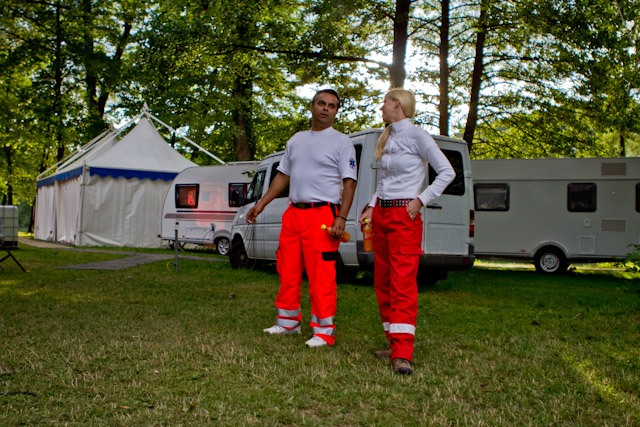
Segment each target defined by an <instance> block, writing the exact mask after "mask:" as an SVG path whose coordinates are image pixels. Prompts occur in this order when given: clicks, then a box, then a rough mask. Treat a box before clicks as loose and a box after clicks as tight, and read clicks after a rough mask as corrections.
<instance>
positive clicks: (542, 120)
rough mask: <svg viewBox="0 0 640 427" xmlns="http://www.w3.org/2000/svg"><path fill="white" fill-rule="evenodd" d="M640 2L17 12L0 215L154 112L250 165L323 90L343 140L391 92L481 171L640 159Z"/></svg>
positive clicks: (210, 4)
mask: <svg viewBox="0 0 640 427" xmlns="http://www.w3.org/2000/svg"><path fill="white" fill-rule="evenodd" d="M639 3H640V0H613V1H603V0H578V1H576V0H572V1H566V0H560V1H550V0H520V1H517V2H515V1H509V0H506V1H497V0H474V1H471V2H463V1H458V0H440V1H437V2H434V1H430V0H395V1H391V0H366V1H365V0H354V1H351V2H344V1H341V0H289V1H282V0H264V1H261V2H256V1H248V0H233V1H228V0H172V1H170V2H167V1H159V0H125V1H115V0H104V1H99V2H98V1H95V0H44V1H31V0H5V1H4V2H2V4H0V170H2V171H3V178H4V179H2V180H0V192H1V193H2V195H3V203H16V202H17V201H19V200H22V201H30V200H32V199H33V195H34V189H35V179H36V177H37V175H38V174H40V173H41V172H42V171H44V170H45V169H47V168H48V167H50V166H52V165H53V164H55V163H56V162H57V161H59V160H60V159H62V158H63V157H65V156H66V155H68V154H69V153H70V152H71V151H73V150H74V149H75V148H77V147H78V146H80V145H82V144H83V143H85V142H87V141H89V140H90V139H92V138H93V137H95V136H96V135H98V134H99V133H100V132H102V131H103V130H105V129H106V128H107V126H109V124H115V123H118V122H122V121H123V120H124V119H125V118H128V117H133V116H134V115H135V114H137V113H138V112H140V110H141V109H142V106H143V104H144V103H147V105H148V106H149V109H150V111H151V112H152V113H153V114H154V115H156V116H157V117H159V118H160V119H161V120H162V121H164V122H165V123H167V124H169V125H171V126H172V127H173V128H176V129H178V130H179V132H183V133H184V134H185V135H186V136H188V137H189V138H190V139H192V140H194V141H196V142H197V143H198V144H199V145H201V146H202V147H203V148H205V149H207V150H209V151H211V152H213V153H215V154H216V155H217V156H219V157H221V158H223V159H225V160H228V161H233V160H248V159H255V158H261V157H263V156H265V155H267V154H269V153H271V152H273V151H276V150H279V149H282V148H284V145H285V143H286V141H287V140H288V138H289V137H290V136H291V135H292V134H293V132H295V131H298V130H302V129H306V128H308V126H309V112H308V107H309V105H308V104H309V101H310V100H309V96H310V94H312V93H313V91H314V90H316V89H320V88H324V87H333V88H336V89H337V90H338V91H339V92H340V94H341V97H342V98H343V100H344V106H343V108H342V109H341V112H340V114H339V116H338V121H337V122H336V128H338V129H340V130H342V131H345V132H353V131H358V130H362V129H364V128H367V127H371V126H380V125H382V123H381V121H380V116H379V114H378V111H377V108H378V106H379V105H380V103H381V96H382V93H383V92H384V91H385V90H386V89H387V88H389V87H395V86H404V87H407V88H411V89H412V90H414V92H416V94H417V96H418V99H419V100H420V102H421V104H420V105H421V107H420V111H419V114H418V116H417V117H416V120H417V122H418V123H420V124H422V125H424V126H426V127H427V128H428V130H430V131H432V132H434V133H438V132H439V133H441V134H450V135H454V136H457V137H460V138H464V139H465V140H466V141H467V143H468V145H469V148H470V152H471V154H472V156H473V157H550V156H557V157H561V156H624V155H638V154H639V153H640V144H639V137H638V135H639V133H640V120H639V116H640V103H639V101H640V61H639V60H638V49H639V48H640V29H639V28H640V23H639V20H638V18H639V17H638V14H639V13H640V12H638V11H639V10H640V7H639V6H640V4H639ZM162 132H166V131H165V130H162ZM165 136H166V137H167V139H168V140H169V141H171V142H172V143H174V144H175V146H176V148H177V149H179V150H180V151H181V152H182V153H183V154H185V155H186V156H187V157H189V158H191V159H192V160H193V161H195V162H196V163H199V164H205V163H207V162H209V161H210V160H209V159H208V158H207V157H206V156H202V155H201V154H200V153H199V152H198V151H197V150H195V149H192V148H190V147H186V146H182V145H181V144H180V143H179V142H178V139H176V138H175V136H174V135H169V134H166V135H165Z"/></svg>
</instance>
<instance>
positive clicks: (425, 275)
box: [416, 267, 447, 287]
mask: <svg viewBox="0 0 640 427" xmlns="http://www.w3.org/2000/svg"><path fill="white" fill-rule="evenodd" d="M416 280H417V282H418V287H420V286H426V287H432V286H435V285H436V284H437V283H438V281H439V280H447V270H445V269H443V268H422V267H420V268H418V277H417V278H416Z"/></svg>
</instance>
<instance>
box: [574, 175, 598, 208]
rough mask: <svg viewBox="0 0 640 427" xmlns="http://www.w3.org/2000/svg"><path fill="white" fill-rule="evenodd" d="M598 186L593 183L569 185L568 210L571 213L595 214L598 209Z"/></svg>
mask: <svg viewBox="0 0 640 427" xmlns="http://www.w3.org/2000/svg"><path fill="white" fill-rule="evenodd" d="M597 189H598V188H597V186H596V184H594V183H592V182H581V183H571V184H569V185H567V209H568V210H569V212H595V211H596V209H597Z"/></svg>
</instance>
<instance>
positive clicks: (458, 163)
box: [429, 150, 465, 196]
mask: <svg viewBox="0 0 640 427" xmlns="http://www.w3.org/2000/svg"><path fill="white" fill-rule="evenodd" d="M442 153H444V155H445V156H447V159H449V163H451V166H452V167H453V170H454V171H455V172H456V177H455V178H453V181H451V184H449V186H448V187H447V188H446V189H445V190H444V192H443V193H442V194H450V195H452V196H462V195H464V192H465V188H464V167H463V163H462V154H461V153H460V152H459V151H454V150H442ZM435 179H436V171H435V169H433V168H432V167H431V165H429V185H431V183H432V182H433V181H435Z"/></svg>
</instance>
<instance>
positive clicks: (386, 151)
mask: <svg viewBox="0 0 640 427" xmlns="http://www.w3.org/2000/svg"><path fill="white" fill-rule="evenodd" d="M415 105H416V100H415V97H414V95H413V93H411V92H410V91H408V90H403V89H392V90H390V91H389V92H388V93H387V94H386V95H385V97H384V103H383V104H382V107H381V108H380V110H381V111H382V119H383V120H384V121H385V123H387V124H388V125H389V126H387V128H386V129H385V130H384V132H383V133H382V135H381V136H380V139H379V140H378V145H377V146H376V158H377V159H378V160H379V161H380V181H379V182H378V187H377V188H376V192H375V194H374V195H373V198H372V199H371V202H370V203H369V206H368V207H367V208H366V209H365V210H364V211H363V212H362V215H361V216H360V223H361V224H364V221H365V220H366V219H369V220H371V224H372V225H373V251H374V257H375V264H374V265H375V268H374V286H375V291H376V296H377V298H378V308H379V309H380V318H381V320H382V325H383V327H384V331H385V335H386V337H387V339H388V340H389V346H390V348H388V349H386V350H381V351H377V352H376V357H378V358H381V359H386V360H389V359H391V365H392V367H393V370H394V371H395V372H397V373H399V374H405V375H407V374H412V373H413V370H412V368H411V360H412V358H413V341H414V336H415V330H416V319H417V316H418V285H417V283H416V276H417V273H418V263H419V258H420V255H422V230H423V224H422V216H421V214H420V209H422V207H423V206H426V205H427V203H429V202H431V201H432V200H433V199H435V198H437V197H438V196H440V194H442V192H443V191H444V190H445V188H447V185H449V183H450V182H451V181H453V178H455V172H454V170H453V168H452V167H451V164H450V163H449V161H448V160H447V158H446V157H445V155H444V154H442V151H440V149H439V148H438V146H437V145H436V143H435V141H434V140H433V138H432V137H431V135H429V133H428V132H426V131H424V130H422V129H420V128H418V127H416V126H414V125H413V124H412V123H411V120H410V119H411V118H412V117H413V115H414V113H415ZM429 164H431V166H432V167H433V168H434V169H435V171H436V172H437V174H438V176H437V177H436V179H435V181H434V182H433V183H432V184H431V185H429V186H428V187H427V188H426V189H424V190H422V187H423V184H424V182H425V178H426V176H427V172H428V170H429V168H428V165H429Z"/></svg>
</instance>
